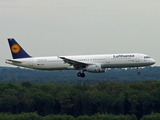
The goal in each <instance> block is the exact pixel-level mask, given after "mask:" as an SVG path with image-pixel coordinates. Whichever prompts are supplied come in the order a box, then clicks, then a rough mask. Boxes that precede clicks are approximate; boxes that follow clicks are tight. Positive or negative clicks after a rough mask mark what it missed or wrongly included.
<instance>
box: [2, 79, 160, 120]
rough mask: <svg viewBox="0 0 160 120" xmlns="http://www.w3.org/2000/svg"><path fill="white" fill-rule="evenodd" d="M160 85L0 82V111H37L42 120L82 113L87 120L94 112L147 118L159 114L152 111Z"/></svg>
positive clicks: (159, 102) (158, 103)
mask: <svg viewBox="0 0 160 120" xmlns="http://www.w3.org/2000/svg"><path fill="white" fill-rule="evenodd" d="M159 86H160V82H158V81H145V82H132V83H122V82H106V81H101V82H99V83H98V84H97V85H87V84H75V85H58V84H53V83H49V84H31V83H29V82H23V83H22V84H13V83H1V84H0V113H10V114H11V115H12V114H15V116H16V115H17V116H18V115H19V116H23V115H26V116H27V115H28V114H25V113H32V114H35V112H36V114H37V117H38V116H39V117H42V120H43V119H45V116H48V117H49V118H50V115H53V116H54V115H60V116H61V115H64V114H66V115H70V116H72V117H73V118H72V119H75V118H76V119H78V118H79V117H80V116H81V117H82V120H83V118H84V119H85V117H88V118H86V119H87V120H90V119H91V118H93V117H96V115H97V116H98V117H104V118H105V117H109V116H110V115H112V116H114V117H115V118H116V117H117V118H116V119H115V120H119V119H120V118H121V117H122V118H123V117H124V119H123V120H125V119H126V120H130V119H131V120H136V119H138V120H140V119H142V120H147V119H149V117H150V116H147V115H151V116H156V117H157V116H158V117H159V114H158V115H157V114H154V113H159V112H160V87H159ZM22 113H24V114H22ZM36 114H35V115H36ZM13 116H14V115H13ZM43 117H44V118H43ZM55 117H56V116H55ZM62 117H64V116H62ZM122 118H121V119H120V120H122ZM50 119H51V118H50ZM79 119H80V118H79ZM96 119H98V118H95V120H96ZM27 120H28V119H27ZM108 120H112V119H111V118H110V119H109V118H108Z"/></svg>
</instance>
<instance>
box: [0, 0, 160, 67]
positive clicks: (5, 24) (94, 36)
mask: <svg viewBox="0 0 160 120" xmlns="http://www.w3.org/2000/svg"><path fill="white" fill-rule="evenodd" d="M9 37H14V38H15V39H16V40H17V41H18V42H19V44H20V45H21V46H22V47H23V48H24V49H25V50H26V51H27V52H28V53H29V54H30V55H31V56H53V55H77V54H112V53H133V52H134V53H145V54H148V55H150V56H151V57H152V58H154V59H155V60H156V64H155V65H156V66H158V65H160V55H159V50H160V47H159V46H160V45H159V44H160V1H159V0H0V51H1V52H0V54H1V57H0V65H1V66H9V65H7V64H5V62H4V61H5V59H6V58H11V53H10V50H9V46H8V43H7V38H9Z"/></svg>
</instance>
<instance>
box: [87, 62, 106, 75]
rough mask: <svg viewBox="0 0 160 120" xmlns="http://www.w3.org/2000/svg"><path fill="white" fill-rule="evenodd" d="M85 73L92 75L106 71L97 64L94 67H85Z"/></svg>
mask: <svg viewBox="0 0 160 120" xmlns="http://www.w3.org/2000/svg"><path fill="white" fill-rule="evenodd" d="M85 71H87V72H92V73H104V72H106V69H103V68H102V67H101V65H99V64H95V65H89V66H87V67H86V68H85Z"/></svg>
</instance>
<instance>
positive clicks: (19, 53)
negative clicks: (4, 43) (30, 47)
mask: <svg viewBox="0 0 160 120" xmlns="http://www.w3.org/2000/svg"><path fill="white" fill-rule="evenodd" d="M8 43H9V46H10V49H11V53H12V56H13V59H19V58H29V57H31V56H29V55H28V54H27V53H26V52H25V51H24V50H23V48H22V47H21V46H20V45H19V44H18V43H17V42H16V41H15V40H14V39H13V38H9V39H8Z"/></svg>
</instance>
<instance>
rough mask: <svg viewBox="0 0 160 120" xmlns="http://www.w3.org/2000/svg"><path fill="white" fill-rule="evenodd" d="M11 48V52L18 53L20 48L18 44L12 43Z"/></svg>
mask: <svg viewBox="0 0 160 120" xmlns="http://www.w3.org/2000/svg"><path fill="white" fill-rule="evenodd" d="M11 50H12V52H13V53H18V52H19V51H20V50H21V48H20V46H19V45H18V44H14V45H12V47H11Z"/></svg>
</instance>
